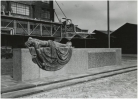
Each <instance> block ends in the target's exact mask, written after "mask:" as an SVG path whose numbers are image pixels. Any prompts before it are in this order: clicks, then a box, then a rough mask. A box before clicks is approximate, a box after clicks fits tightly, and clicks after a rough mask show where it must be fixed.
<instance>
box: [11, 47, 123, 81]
mask: <svg viewBox="0 0 138 99" xmlns="http://www.w3.org/2000/svg"><path fill="white" fill-rule="evenodd" d="M110 65H121V49H119V48H111V49H109V48H85V49H84V48H74V49H73V53H72V57H71V59H70V61H69V62H68V63H67V64H66V65H65V66H64V67H63V68H62V69H60V70H58V71H45V70H42V69H41V68H39V67H38V66H37V64H35V63H33V62H32V58H31V54H30V52H29V50H28V49H14V50H13V79H14V80H17V81H25V80H33V79H38V78H44V77H50V76H52V77H53V76H55V75H56V76H57V75H59V76H61V75H64V76H65V75H69V74H81V73H84V72H86V71H88V70H91V69H93V68H97V67H101V66H110Z"/></svg>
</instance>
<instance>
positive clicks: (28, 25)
mask: <svg viewBox="0 0 138 99" xmlns="http://www.w3.org/2000/svg"><path fill="white" fill-rule="evenodd" d="M27 29H28V35H29V34H30V22H29V21H28V23H27Z"/></svg>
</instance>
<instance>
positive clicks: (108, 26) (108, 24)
mask: <svg viewBox="0 0 138 99" xmlns="http://www.w3.org/2000/svg"><path fill="white" fill-rule="evenodd" d="M107 30H108V48H110V20H109V0H108V1H107Z"/></svg>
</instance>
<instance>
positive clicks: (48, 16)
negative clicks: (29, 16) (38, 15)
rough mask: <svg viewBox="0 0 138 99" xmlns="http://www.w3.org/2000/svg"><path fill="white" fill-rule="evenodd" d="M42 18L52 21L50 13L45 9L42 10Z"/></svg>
mask: <svg viewBox="0 0 138 99" xmlns="http://www.w3.org/2000/svg"><path fill="white" fill-rule="evenodd" d="M42 18H45V19H50V12H49V11H47V10H45V9H42Z"/></svg>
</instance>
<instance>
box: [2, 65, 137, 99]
mask: <svg viewBox="0 0 138 99" xmlns="http://www.w3.org/2000/svg"><path fill="white" fill-rule="evenodd" d="M136 70H137V66H127V67H118V68H114V69H109V70H108V69H106V70H103V71H99V72H95V73H93V72H91V71H89V72H87V73H85V74H82V75H74V76H72V77H70V78H67V77H66V78H65V77H64V78H61V79H58V80H54V81H49V82H41V83H39V84H28V85H27V84H26V85H23V86H18V87H11V88H9V89H2V91H1V93H2V95H1V97H2V98H19V97H24V96H28V95H33V94H36V93H41V92H44V91H49V90H52V89H57V88H61V87H66V86H71V85H75V84H79V83H83V82H88V81H94V80H97V79H102V78H105V77H110V76H114V75H118V74H122V73H126V72H131V71H136Z"/></svg>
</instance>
